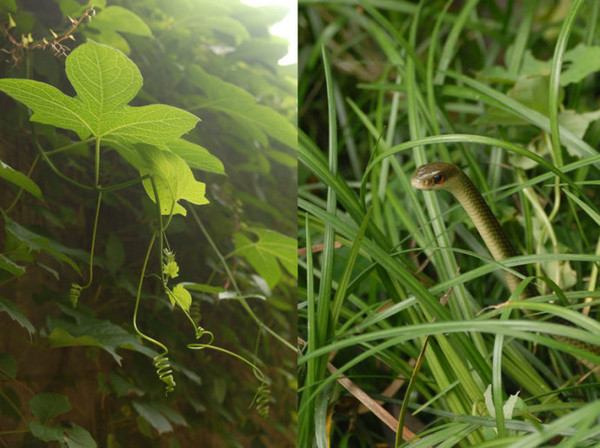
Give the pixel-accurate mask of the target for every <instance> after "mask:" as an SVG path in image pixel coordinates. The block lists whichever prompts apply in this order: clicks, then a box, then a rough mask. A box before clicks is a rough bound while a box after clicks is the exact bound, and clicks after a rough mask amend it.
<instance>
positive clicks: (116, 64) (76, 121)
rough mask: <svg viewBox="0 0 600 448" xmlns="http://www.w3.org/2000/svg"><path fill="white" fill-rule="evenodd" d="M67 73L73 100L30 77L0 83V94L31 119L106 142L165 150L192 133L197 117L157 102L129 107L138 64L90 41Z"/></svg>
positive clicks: (74, 54)
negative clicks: (19, 105) (29, 112)
mask: <svg viewBox="0 0 600 448" xmlns="http://www.w3.org/2000/svg"><path fill="white" fill-rule="evenodd" d="M66 72H67V77H68V78H69V81H71V84H73V87H74V88H75V91H76V92H77V96H76V97H75V98H73V97H70V96H67V95H65V94H63V93H62V92H61V91H59V90H58V89H56V88H55V87H52V86H50V85H48V84H45V83H42V82H38V81H32V80H29V79H0V90H1V91H3V92H5V93H7V94H8V95H10V96H12V97H13V98H14V99H16V100H17V101H20V102H22V103H23V104H25V105H26V106H27V107H29V108H30V109H32V110H33V115H32V116H31V120H32V121H35V122H38V123H44V124H49V125H52V126H56V127H59V128H63V129H69V130H72V131H75V132H76V133H77V135H78V136H79V138H80V139H82V140H83V139H85V138H87V137H89V136H90V135H93V136H94V137H96V138H99V139H106V140H109V141H118V142H129V143H146V144H149V145H154V146H159V147H161V146H163V145H164V143H165V142H167V141H170V140H174V139H176V138H179V137H180V136H181V135H182V134H184V133H186V132H188V131H190V130H191V129H192V128H193V127H194V126H195V125H196V123H197V122H198V118H197V117H195V116H194V115H192V114H190V113H189V112H186V111H184V110H181V109H178V108H175V107H171V106H165V105H162V104H160V105H159V104H155V105H150V106H142V107H129V106H126V104H127V103H128V102H129V101H131V100H132V99H133V98H134V97H135V96H136V94H137V92H138V91H139V90H140V88H141V86H142V75H141V74H140V71H139V70H138V68H137V67H136V65H135V64H134V63H133V62H132V61H131V60H129V59H128V58H127V56H125V55H124V54H123V53H121V52H120V51H118V50H116V49H114V48H111V47H109V46H106V45H102V44H98V43H95V42H92V41H90V42H88V43H86V44H83V45H80V46H79V47H77V48H76V49H75V50H73V52H72V53H71V54H70V55H69V56H68V57H67V61H66Z"/></svg>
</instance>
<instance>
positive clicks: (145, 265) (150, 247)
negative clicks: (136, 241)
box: [133, 232, 167, 351]
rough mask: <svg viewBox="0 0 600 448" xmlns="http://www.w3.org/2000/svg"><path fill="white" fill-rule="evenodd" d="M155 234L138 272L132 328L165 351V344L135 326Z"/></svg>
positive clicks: (156, 233) (155, 233)
mask: <svg viewBox="0 0 600 448" xmlns="http://www.w3.org/2000/svg"><path fill="white" fill-rule="evenodd" d="M157 235H158V232H154V233H153V234H152V238H151V239H150V244H148V250H147V251H146V257H145V258H144V264H143V265H142V272H141V273H140V281H139V283H138V289H137V294H136V297H135V307H134V309H133V328H134V329H135V332H136V333H137V334H138V335H140V336H141V337H142V338H144V339H146V340H147V341H148V342H152V343H153V344H155V345H157V346H159V347H160V348H162V349H163V350H165V351H167V347H166V346H165V345H163V344H162V343H161V342H159V341H157V340H156V339H152V338H151V337H150V336H148V335H145V334H144V333H142V332H141V331H140V330H139V328H138V326H137V314H138V309H139V307H140V297H141V295H142V285H143V284H144V277H145V276H146V268H147V266H148V260H149V259H150V254H151V253H152V248H153V247H154V241H155V240H156V237H157Z"/></svg>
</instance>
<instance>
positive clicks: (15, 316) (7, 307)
mask: <svg viewBox="0 0 600 448" xmlns="http://www.w3.org/2000/svg"><path fill="white" fill-rule="evenodd" d="M0 311H4V312H5V313H7V314H8V315H9V316H10V318H11V319H12V320H14V321H15V322H17V323H18V324H19V325H20V326H22V327H23V328H25V330H27V331H28V332H29V335H30V336H31V335H33V334H34V333H35V327H34V326H33V325H32V324H31V322H30V321H29V319H27V317H25V315H24V314H23V313H22V312H21V310H20V309H19V308H18V307H17V306H16V305H15V304H14V303H13V302H11V301H10V300H7V299H5V298H4V297H0Z"/></svg>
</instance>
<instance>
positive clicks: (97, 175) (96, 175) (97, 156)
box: [94, 138, 100, 188]
mask: <svg viewBox="0 0 600 448" xmlns="http://www.w3.org/2000/svg"><path fill="white" fill-rule="evenodd" d="M94 168H95V173H94V186H95V188H100V185H99V183H100V139H99V138H97V139H96V148H95V151H94Z"/></svg>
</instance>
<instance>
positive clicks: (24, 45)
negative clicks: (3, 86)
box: [0, 7, 96, 65]
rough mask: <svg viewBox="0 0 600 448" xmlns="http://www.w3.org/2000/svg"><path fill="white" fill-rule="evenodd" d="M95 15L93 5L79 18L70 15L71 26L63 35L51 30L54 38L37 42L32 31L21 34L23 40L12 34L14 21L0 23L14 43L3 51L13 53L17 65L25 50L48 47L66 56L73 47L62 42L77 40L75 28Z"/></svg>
mask: <svg viewBox="0 0 600 448" xmlns="http://www.w3.org/2000/svg"><path fill="white" fill-rule="evenodd" d="M95 15H96V11H95V10H94V8H93V7H90V8H88V9H86V10H85V11H84V12H83V14H82V15H81V17H79V18H78V19H73V18H72V17H69V20H70V21H71V27H70V28H69V29H68V30H67V31H65V32H64V33H62V34H61V35H58V34H56V33H55V32H54V31H52V30H50V33H52V40H48V39H46V38H45V37H43V38H42V40H41V41H37V42H35V43H34V41H33V38H32V37H31V33H29V35H27V36H25V35H24V34H23V35H22V36H21V42H19V41H18V40H17V39H16V38H15V37H14V36H13V35H12V34H10V29H11V28H12V27H13V26H14V22H13V23H11V24H9V26H8V27H7V26H6V24H5V23H0V27H1V28H2V31H4V34H5V35H6V37H7V38H8V40H9V41H10V43H11V44H12V49H10V50H2V51H4V52H6V53H9V54H10V55H11V57H12V59H13V62H14V64H15V65H18V64H19V63H20V62H21V59H22V58H23V52H24V51H25V50H46V49H47V48H50V49H51V50H52V51H53V52H54V54H55V55H56V56H65V57H66V56H67V54H68V53H69V51H71V49H70V48H69V47H67V46H66V45H64V44H63V43H62V42H64V41H65V40H67V39H71V40H75V38H74V37H73V32H75V30H76V29H77V28H78V27H79V25H81V22H83V20H84V19H85V18H86V17H87V18H88V19H89V20H92V17H94V16H95ZM11 21H12V20H11ZM11 25H12V26H11Z"/></svg>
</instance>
